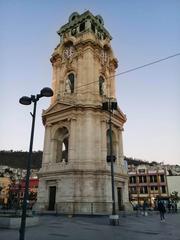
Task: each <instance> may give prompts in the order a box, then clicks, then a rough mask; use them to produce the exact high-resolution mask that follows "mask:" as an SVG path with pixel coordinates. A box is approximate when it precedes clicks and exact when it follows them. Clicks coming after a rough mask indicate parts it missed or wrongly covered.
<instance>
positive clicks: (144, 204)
mask: <svg viewBox="0 0 180 240" xmlns="http://www.w3.org/2000/svg"><path fill="white" fill-rule="evenodd" d="M147 206H148V204H147V202H146V200H144V203H143V215H144V216H147V215H148V213H147V211H146V209H147Z"/></svg>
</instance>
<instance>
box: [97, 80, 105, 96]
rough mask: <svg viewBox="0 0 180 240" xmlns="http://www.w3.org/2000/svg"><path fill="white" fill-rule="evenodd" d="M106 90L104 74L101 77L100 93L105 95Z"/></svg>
mask: <svg viewBox="0 0 180 240" xmlns="http://www.w3.org/2000/svg"><path fill="white" fill-rule="evenodd" d="M105 92H106V86H105V80H104V78H103V77H102V76H100V77H99V95H100V96H103V95H105Z"/></svg>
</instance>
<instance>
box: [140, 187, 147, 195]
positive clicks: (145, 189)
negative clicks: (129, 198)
mask: <svg viewBox="0 0 180 240" xmlns="http://www.w3.org/2000/svg"><path fill="white" fill-rule="evenodd" d="M140 193H141V194H146V193H148V190H147V186H143V187H140Z"/></svg>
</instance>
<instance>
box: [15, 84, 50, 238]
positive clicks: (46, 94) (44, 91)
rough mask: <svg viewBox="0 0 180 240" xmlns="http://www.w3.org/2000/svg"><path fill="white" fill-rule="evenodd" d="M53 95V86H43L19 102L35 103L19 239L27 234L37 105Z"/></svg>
mask: <svg viewBox="0 0 180 240" xmlns="http://www.w3.org/2000/svg"><path fill="white" fill-rule="evenodd" d="M51 96H53V91H52V89H51V88H47V87H46V88H43V89H42V90H41V92H40V94H37V95H36V96H35V95H31V97H27V96H23V97H21V98H20V99H19V102H20V103H21V104H23V105H30V104H31V103H32V102H33V103H34V108H33V113H31V116H32V126H31V137H30V145H29V153H28V159H27V166H26V170H27V173H26V181H25V191H24V198H23V205H22V215H21V226H20V229H19V233H20V234H19V240H24V236H25V227H26V209H27V200H28V193H29V177H30V169H31V158H32V148H33V138H34V127H35V118H36V105H37V102H38V100H39V99H40V98H41V97H51Z"/></svg>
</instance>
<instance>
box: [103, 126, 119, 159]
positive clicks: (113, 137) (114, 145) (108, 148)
mask: <svg viewBox="0 0 180 240" xmlns="http://www.w3.org/2000/svg"><path fill="white" fill-rule="evenodd" d="M106 136H107V137H106V139H107V156H110V130H109V129H108V130H107V134H106ZM112 155H113V156H115V157H116V155H117V153H116V136H115V134H114V132H113V131H112Z"/></svg>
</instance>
